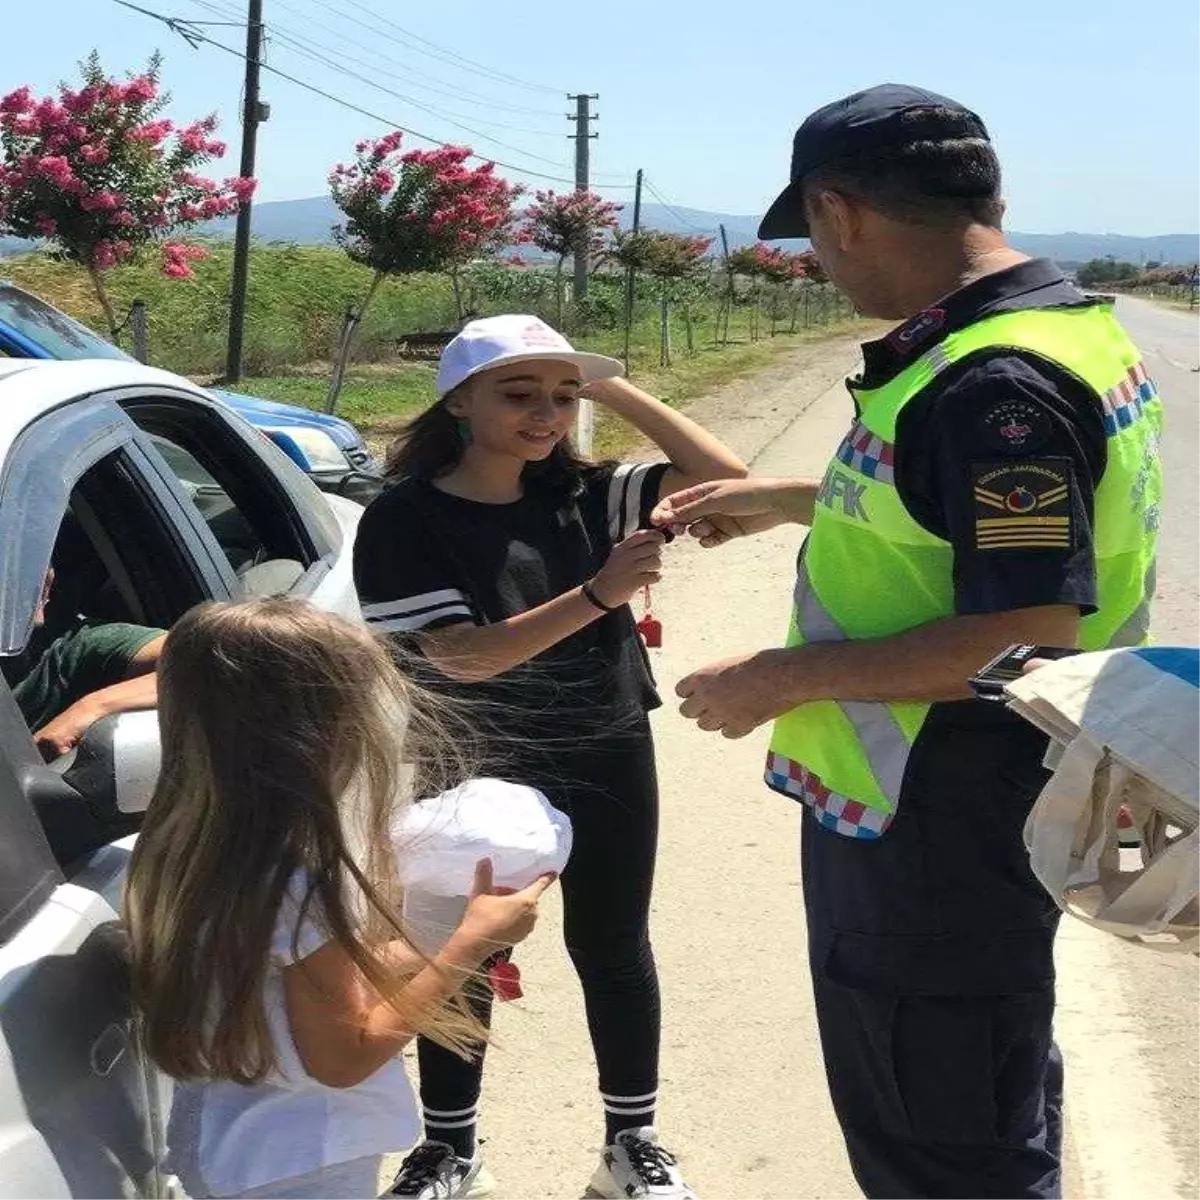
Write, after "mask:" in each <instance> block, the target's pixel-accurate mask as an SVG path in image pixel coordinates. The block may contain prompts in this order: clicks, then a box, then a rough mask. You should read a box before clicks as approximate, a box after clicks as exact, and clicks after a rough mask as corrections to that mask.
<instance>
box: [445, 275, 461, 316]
mask: <svg viewBox="0 0 1200 1200" xmlns="http://www.w3.org/2000/svg"><path fill="white" fill-rule="evenodd" d="M447 274H449V276H450V286H451V287H452V288H453V289H454V323H455V324H456V325H462V322H463V317H464V315H465V310H464V309H463V296H462V280H461V279H460V278H459V276H458V268H457V267H451V268H450V270H449V271H448V272H447Z"/></svg>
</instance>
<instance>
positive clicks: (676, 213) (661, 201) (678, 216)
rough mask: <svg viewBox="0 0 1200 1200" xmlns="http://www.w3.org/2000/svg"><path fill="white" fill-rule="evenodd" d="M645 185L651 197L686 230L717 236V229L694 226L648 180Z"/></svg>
mask: <svg viewBox="0 0 1200 1200" xmlns="http://www.w3.org/2000/svg"><path fill="white" fill-rule="evenodd" d="M645 183H646V190H647V191H648V192H649V193H650V195H652V196H653V197H654V198H655V200H657V201H658V202H659V204H661V205H662V206H663V208H665V209H666V210H667V212H669V213H670V214H671V216H673V217H674V218H675V220H676V221H678V222H679V223H680V225H682V226H683V227H684V228H685V229H690V230H691V231H692V232H693V233H702V234H715V233H716V232H717V231H716V230H715V229H701V228H700V226H699V225H696V224H693V222H691V221H689V220H688V219H687V217H685V216H684V215H683V214H682V213H681V212H679V211H678V210H677V209H676V208H675V207H674V205H672V204H671V203H670V202H669V201H667V200H666V199H665V197H664V196H663V194H662V192H660V191H659V190H658V189H657V188H656V187H655V186H654V184H652V183H651V182H650V180H648V179H647V180H646V181H645Z"/></svg>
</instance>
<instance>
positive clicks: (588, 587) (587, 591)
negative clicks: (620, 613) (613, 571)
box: [579, 579, 621, 613]
mask: <svg viewBox="0 0 1200 1200" xmlns="http://www.w3.org/2000/svg"><path fill="white" fill-rule="evenodd" d="M579 590H580V591H581V592H582V593H583V598H584V599H585V600H586V601H587V602H588V603H589V604H591V605H592V606H593V607H594V608H598V609H599V610H600V611H601V612H606V613H610V612H616V611H617V609H618V608H620V607H621V606H620V605H619V604H617V605H614V606H610V605H607V604H605V603H604V601H603V600H601V599H600V597H599V596H597V595H596V593H595V592H594V591H593V590H592V580H590V579H589V580H587V582H586V583H583V584H580V587H579Z"/></svg>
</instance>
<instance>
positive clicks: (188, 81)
mask: <svg viewBox="0 0 1200 1200" xmlns="http://www.w3.org/2000/svg"><path fill="white" fill-rule="evenodd" d="M136 2H137V3H139V4H140V5H141V6H142V7H144V8H146V9H151V10H153V11H155V12H159V13H163V14H166V15H171V16H178V17H187V18H193V19H196V20H207V21H213V22H227V21H230V20H233V21H236V20H237V19H238V18H239V17H241V19H243V20H244V14H245V0H136ZM264 6H265V17H266V21H267V25H268V30H269V35H270V42H269V47H268V51H267V57H266V61H267V62H268V64H269V65H271V66H274V67H277V68H279V69H280V70H281V71H285V72H287V73H288V74H291V75H295V76H297V77H298V78H300V79H302V80H304V81H305V82H306V83H309V84H311V85H313V86H315V87H319V88H321V89H322V90H324V91H327V92H330V93H333V94H335V95H336V96H338V97H340V98H342V99H344V100H346V101H348V102H350V103H352V104H355V105H357V106H359V107H361V108H364V109H367V110H370V111H371V112H372V113H374V114H377V115H378V116H379V117H381V118H385V119H386V122H387V123H388V124H399V125H404V126H407V127H409V128H411V129H414V130H416V131H418V132H420V133H423V134H428V135H429V136H430V137H433V138H438V139H444V140H451V141H456V142H465V143H467V144H469V145H473V146H474V147H476V148H477V149H478V150H480V151H481V152H483V153H485V154H487V155H488V156H494V157H495V158H497V159H499V160H501V161H503V162H506V163H511V164H515V165H517V166H521V167H524V168H526V172H532V171H539V172H543V173H545V174H546V175H550V176H554V177H556V178H557V179H559V180H561V181H562V182H560V183H557V184H556V183H551V182H550V181H548V180H538V179H536V178H533V177H532V176H531V175H530V174H528V173H521V172H517V171H507V172H506V173H507V174H509V175H510V176H512V177H513V178H522V179H524V180H526V181H527V182H528V183H530V184H533V185H537V184H540V185H541V186H557V187H559V188H560V189H561V188H562V187H564V186H566V187H568V188H569V186H570V183H571V179H572V169H571V163H572V154H573V145H572V143H570V142H569V141H568V140H567V137H566V135H567V134H568V133H569V132H570V130H571V127H570V126H569V125H568V122H567V121H566V119H565V113H566V111H567V109H568V104H567V101H566V98H565V94H564V93H566V92H568V91H570V92H575V91H581V90H585V91H588V92H598V93H599V94H600V100H599V102H598V103H597V104H596V109H597V111H598V112H599V114H600V120H599V122H598V123H597V126H596V129H597V131H598V132H599V134H600V138H599V140H598V141H595V142H593V143H592V150H593V170H594V172H595V179H596V181H597V182H598V183H600V184H603V185H620V184H626V185H628V184H630V183H631V182H632V177H633V174H634V172H635V170H636V169H637V168H638V167H643V168H645V171H646V175H647V178H648V180H649V181H650V184H651V185H652V187H653V188H654V189H655V190H656V191H657V192H658V193H659V195H660V196H661V197H662V198H665V199H666V200H667V201H669V202H670V203H672V204H675V205H678V206H686V207H690V208H701V209H709V210H712V211H719V212H725V213H738V214H757V213H760V212H761V211H762V210H763V209H764V207H765V206H766V204H767V203H768V202H769V201H770V199H771V197H772V196H773V195H774V193H775V191H776V190H777V189H778V187H779V186H780V185H781V184H782V183H783V182H784V181H785V180H786V176H787V164H788V156H789V154H790V144H791V135H792V132H793V130H794V129H795V126H796V125H797V124H798V123H799V121H801V120H802V119H803V118H804V116H805V115H806V114H807V113H808V112H809V111H810V110H811V109H813V108H815V107H817V106H818V105H820V104H822V103H824V102H825V101H827V100H831V99H834V98H836V97H837V96H840V95H843V94H845V93H847V92H851V91H854V90H856V89H858V88H861V87H866V86H870V85H871V84H874V83H881V82H889V81H890V82H903V83H913V84H919V85H921V86H925V87H929V88H932V89H934V90H936V91H941V92H945V93H947V94H948V95H951V96H953V97H955V98H956V99H959V100H961V101H962V102H964V103H966V104H968V105H970V106H971V107H972V108H974V109H975V110H976V111H977V112H979V113H980V114H981V115H982V116H983V118H984V119H985V121H986V122H987V124H988V126H989V128H990V130H991V132H992V136H993V138H994V139H995V142H996V144H997V147H998V149H999V152H1000V155H1001V158H1002V160H1003V162H1004V165H1005V174H1006V188H1005V190H1006V193H1007V196H1008V200H1009V224H1010V226H1011V227H1012V228H1014V229H1019V230H1022V231H1026V232H1035V233H1057V232H1062V231H1065V230H1078V231H1082V232H1095V233H1102V232H1111V233H1127V234H1139V235H1146V234H1156V233H1193V232H1196V231H1197V229H1198V228H1200V219H1198V210H1200V184H1198V176H1200V166H1198V155H1200V105H1198V97H1197V91H1198V84H1197V43H1198V39H1200V18H1198V11H1200V10H1198V7H1197V5H1196V3H1195V0H1154V2H1153V3H1151V4H1145V5H1142V6H1131V5H1129V4H1128V3H1125V4H1120V5H1118V4H1116V3H1113V2H1111V0H1087V2H1084V0H1037V2H1034V0H1008V2H1007V3H1005V4H990V5H968V4H963V3H962V2H961V0H959V2H957V3H951V2H950V0H926V2H925V3H909V4H905V5H885V4H883V3H882V2H880V0H875V2H872V0H837V2H836V3H832V4H816V3H813V2H812V0H809V2H807V3H805V2H803V0H792V2H791V3H783V2H781V0H758V2H757V3H754V4H750V5H746V6H740V5H728V4H727V5H723V6H722V7H721V8H720V9H719V10H718V9H717V8H716V7H715V6H714V7H713V8H711V9H710V10H709V11H710V12H711V14H712V15H704V10H703V9H702V8H701V7H700V5H699V4H697V3H694V2H693V3H688V4H684V3H681V2H680V0H657V2H655V0H651V2H650V3H647V0H602V2H599V3H595V2H594V3H591V4H565V3H556V4H551V3H549V2H547V0H525V2H524V3H522V4H520V5H513V4H509V5H504V4H497V3H495V0H440V2H430V0H425V2H424V3H419V4H417V3H410V4H400V3H398V2H397V0H264ZM6 8H7V10H8V11H6V12H5V14H4V22H3V27H2V28H3V33H2V35H0V37H2V39H3V41H2V44H3V48H4V54H3V62H4V66H5V71H4V78H3V80H0V89H2V90H7V88H8V87H10V86H11V87H15V86H17V85H19V84H21V83H30V84H32V85H34V87H35V88H36V89H38V90H46V89H49V88H50V87H52V86H53V85H54V84H56V83H57V82H58V81H59V80H60V79H62V78H64V77H70V76H72V75H73V74H74V64H75V62H76V61H77V60H78V59H80V58H82V57H83V56H84V55H86V54H87V53H88V52H89V51H90V50H91V49H92V48H93V47H95V48H97V49H99V51H100V53H101V55H102V57H103V60H104V63H105V65H106V66H107V67H108V68H109V69H110V70H111V71H113V72H114V73H122V72H124V71H125V70H127V69H129V68H134V67H137V66H139V65H140V64H141V63H142V62H144V60H145V58H146V57H147V55H149V54H150V53H151V52H152V51H153V50H155V49H156V48H158V49H161V50H162V51H163V53H164V55H165V63H164V69H163V77H164V80H165V82H166V84H167V85H168V86H169V88H170V89H171V91H172V92H173V94H174V101H173V104H172V108H171V114H172V115H175V116H178V117H180V118H182V119H189V118H192V117H194V116H198V115H201V114H202V113H205V112H209V111H212V110H214V109H215V110H216V111H217V113H218V114H219V115H220V117H221V120H222V131H223V134H224V136H226V137H227V139H228V141H229V153H228V155H227V156H226V158H225V160H224V161H223V163H222V164H220V166H219V167H218V168H216V169H215V170H214V173H222V174H233V173H234V172H235V171H236V165H237V154H238V144H239V138H240V135H239V130H238V127H237V124H236V119H237V106H238V96H239V92H240V88H241V74H242V63H241V61H240V60H239V59H238V58H236V57H234V56H233V55H231V54H226V53H223V52H222V51H221V50H218V49H215V48H213V47H211V46H201V47H200V48H198V49H192V48H191V47H190V46H188V45H187V44H186V43H185V42H184V41H183V40H181V39H180V38H179V37H178V36H177V35H176V34H174V33H172V32H171V31H170V30H168V29H167V28H166V27H165V26H164V25H162V24H160V23H159V22H157V21H154V20H152V19H150V18H149V17H146V16H143V15H141V14H139V13H136V12H131V11H130V10H129V9H127V8H122V7H120V6H118V5H117V4H116V3H114V2H113V0H54V3H53V5H50V4H41V5H38V4H29V3H25V4H21V5H9V6H6ZM51 12H52V15H51ZM203 30H204V32H205V33H206V34H207V35H208V36H209V37H211V38H213V39H214V40H216V41H220V42H224V43H225V44H226V45H228V46H230V47H234V48H236V49H237V50H238V51H239V52H240V51H241V50H242V49H243V48H244V38H245V34H244V30H243V29H242V28H240V27H237V26H236V25H225V24H215V25H205V26H203ZM314 55H315V56H319V57H320V58H324V59H327V60H329V61H328V62H323V61H319V58H318V57H313V56H314ZM464 59H465V60H470V61H471V62H472V63H474V64H478V65H474V66H473V65H467V63H466V62H464V61H463V60H464ZM338 67H340V68H342V69H343V70H344V71H348V72H353V73H354V74H355V75H358V76H361V77H362V78H357V79H356V78H352V77H350V76H349V75H347V74H344V73H342V71H339V70H338V69H337V68H338ZM510 80H512V81H514V82H510ZM515 81H520V82H515ZM381 89H386V90H381ZM389 93H399V95H396V94H389ZM264 95H265V96H266V97H267V98H268V99H269V100H270V102H271V106H272V117H271V120H270V122H269V124H267V125H266V126H264V127H263V128H262V130H261V132H260V140H259V170H258V174H259V177H260V179H261V192H260V197H261V198H262V199H267V200H279V199H291V198H295V197H301V196H313V195H317V194H320V193H322V192H323V191H324V190H325V176H326V173H327V172H328V169H329V167H330V166H331V165H332V164H333V163H334V162H335V161H337V160H338V159H339V158H344V157H346V156H347V155H348V154H349V152H350V151H351V148H352V146H353V143H354V142H355V141H356V140H357V139H359V138H361V137H367V136H375V135H378V134H380V133H382V132H384V131H385V128H386V127H387V125H386V124H385V123H384V122H381V121H379V120H375V119H372V118H371V117H368V116H364V115H361V114H359V113H355V112H351V111H348V110H347V109H345V108H342V107H339V106H338V105H337V104H335V103H333V102H331V101H330V100H327V99H324V98H322V97H320V96H317V95H314V94H312V93H311V92H307V91H305V90H304V89H303V88H302V87H300V86H297V85H296V84H295V83H291V82H288V81H285V80H283V79H281V78H278V77H274V76H271V75H270V74H268V75H267V76H266V77H265V79H264ZM402 97H403V98H402ZM454 122H458V123H459V125H461V126H467V127H469V129H470V130H471V131H472V132H468V131H467V130H466V129H463V128H459V127H456V126H455V124H454ZM483 135H487V137H488V138H492V139H498V142H502V143H507V145H500V144H498V142H497V141H496V140H486V139H485V136H483ZM412 144H413V145H423V144H425V143H422V142H418V141H413V142H412ZM543 160H544V161H543ZM608 194H609V195H610V196H611V197H612V198H613V199H623V198H628V196H629V195H630V191H629V190H628V189H627V190H624V191H623V190H621V188H620V187H619V186H614V187H613V190H612V191H610V192H608ZM647 199H648V200H653V199H654V196H653V195H650V194H648V195H647Z"/></svg>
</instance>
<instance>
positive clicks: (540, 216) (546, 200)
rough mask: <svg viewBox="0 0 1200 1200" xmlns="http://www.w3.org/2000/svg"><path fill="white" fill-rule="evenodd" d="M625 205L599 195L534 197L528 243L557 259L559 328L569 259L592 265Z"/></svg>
mask: <svg viewBox="0 0 1200 1200" xmlns="http://www.w3.org/2000/svg"><path fill="white" fill-rule="evenodd" d="M620 211H621V205H619V204H613V203H612V202H611V201H609V200H605V199H604V198H603V197H601V196H597V195H596V194H595V192H567V193H565V194H562V195H560V194H559V193H557V192H554V191H542V192H536V193H535V194H534V202H533V203H532V204H531V205H530V206H529V207H528V208H527V209H526V210H525V220H524V223H523V231H524V234H525V239H526V240H527V241H529V242H531V243H532V244H533V245H535V246H536V247H537V248H538V249H539V250H542V251H544V252H545V253H547V254H552V255H554V257H555V260H556V262H555V267H554V294H555V304H556V312H557V318H558V324H559V325H561V324H562V319H563V264H564V263H565V262H566V260H567V258H568V256H571V257H574V258H578V257H579V256H581V255H583V256H585V257H586V258H587V259H588V260H589V262H590V260H591V259H593V258H595V257H596V255H598V254H600V253H601V251H603V249H604V244H605V239H606V238H607V236H608V234H609V232H610V231H611V230H614V229H616V227H617V214H618V213H619V212H620Z"/></svg>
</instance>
